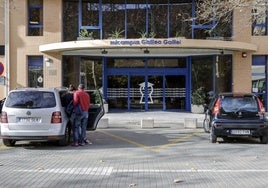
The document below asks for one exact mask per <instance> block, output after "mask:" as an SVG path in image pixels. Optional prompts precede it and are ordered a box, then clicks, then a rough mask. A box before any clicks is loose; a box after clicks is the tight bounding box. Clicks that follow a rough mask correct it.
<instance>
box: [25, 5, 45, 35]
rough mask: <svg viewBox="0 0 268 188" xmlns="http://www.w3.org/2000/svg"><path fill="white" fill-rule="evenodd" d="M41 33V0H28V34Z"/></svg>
mask: <svg viewBox="0 0 268 188" xmlns="http://www.w3.org/2000/svg"><path fill="white" fill-rule="evenodd" d="M42 35H43V0H28V36H42Z"/></svg>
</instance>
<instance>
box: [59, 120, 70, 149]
mask: <svg viewBox="0 0 268 188" xmlns="http://www.w3.org/2000/svg"><path fill="white" fill-rule="evenodd" d="M70 141H71V126H70V125H67V126H66V128H65V133H64V137H63V139H61V140H59V142H58V144H59V145H60V146H67V145H69V144H70Z"/></svg>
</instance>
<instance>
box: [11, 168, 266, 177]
mask: <svg viewBox="0 0 268 188" xmlns="http://www.w3.org/2000/svg"><path fill="white" fill-rule="evenodd" d="M14 171H16V172H34V173H54V174H76V175H96V176H110V175H111V174H113V173H207V172H211V173H242V172H243V173H244V172H249V173H251V172H254V173H263V172H268V169H244V170H243V169H239V170H230V169H225V170H224V169H184V170H183V169H181V170H172V169H117V168H113V167H95V168H53V169H43V168H40V169H35V170H14Z"/></svg>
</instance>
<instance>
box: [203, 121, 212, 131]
mask: <svg viewBox="0 0 268 188" xmlns="http://www.w3.org/2000/svg"><path fill="white" fill-rule="evenodd" d="M209 123H210V121H209V119H208V118H206V119H204V121H203V128H204V131H205V133H209V132H210V126H209Z"/></svg>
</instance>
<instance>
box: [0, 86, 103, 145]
mask: <svg viewBox="0 0 268 188" xmlns="http://www.w3.org/2000/svg"><path fill="white" fill-rule="evenodd" d="M87 92H88V93H89V94H90V97H91V104H90V107H91V108H90V110H89V121H88V126H87V130H95V129H96V128H97V124H98V121H99V120H100V118H101V117H102V116H103V115H104V108H103V100H102V96H101V94H100V92H99V91H98V90H92V91H91V90H90V91H89V90H88V91H87ZM66 93H67V89H65V88H20V89H15V90H12V91H10V92H9V94H8V96H7V98H6V100H5V102H4V103H3V107H2V113H1V131H0V133H1V136H0V138H2V139H3V143H4V145H6V146H14V145H15V143H16V141H21V140H35V141H38V140H40V141H41V140H42V141H51V140H54V141H57V143H58V144H59V145H62V146H65V145H68V144H69V143H70V141H71V134H72V128H71V123H70V120H69V118H68V116H67V114H66V112H65V107H66V106H65V104H64V96H65V94H66Z"/></svg>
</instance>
